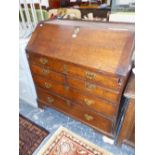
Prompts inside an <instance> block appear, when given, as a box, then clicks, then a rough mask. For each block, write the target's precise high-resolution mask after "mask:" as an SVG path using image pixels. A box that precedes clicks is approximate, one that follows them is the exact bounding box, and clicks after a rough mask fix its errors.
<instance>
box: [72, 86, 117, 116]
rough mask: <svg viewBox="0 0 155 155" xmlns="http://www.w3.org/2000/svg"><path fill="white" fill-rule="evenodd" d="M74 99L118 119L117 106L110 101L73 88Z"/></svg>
mask: <svg viewBox="0 0 155 155" xmlns="http://www.w3.org/2000/svg"><path fill="white" fill-rule="evenodd" d="M71 96H72V100H73V101H75V102H77V103H80V104H82V105H83V106H86V108H87V109H89V108H91V109H93V110H95V111H96V112H99V113H102V114H103V115H106V116H108V117H111V118H113V119H116V112H117V107H116V106H114V105H112V104H111V103H108V102H106V101H104V100H101V99H99V98H97V97H92V96H90V95H87V94H84V93H83V94H82V93H81V92H80V91H77V90H75V89H71Z"/></svg>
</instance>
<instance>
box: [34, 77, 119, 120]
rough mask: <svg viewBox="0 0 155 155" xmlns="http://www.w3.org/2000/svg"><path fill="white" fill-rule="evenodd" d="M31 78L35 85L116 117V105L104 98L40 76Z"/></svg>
mask: <svg viewBox="0 0 155 155" xmlns="http://www.w3.org/2000/svg"><path fill="white" fill-rule="evenodd" d="M33 78H34V82H35V83H36V85H37V86H39V87H41V88H43V89H46V90H47V91H52V92H53V93H55V94H58V95H61V96H63V97H66V98H68V99H70V100H73V101H74V102H77V103H80V104H82V105H85V106H87V107H88V108H92V109H93V110H95V111H97V112H100V113H102V114H104V115H106V116H109V117H111V118H115V117H116V116H115V115H116V112H117V106H116V105H113V104H111V103H108V102H106V101H105V100H102V99H100V98H97V97H95V96H90V95H88V94H85V93H81V92H79V91H78V90H76V89H73V88H70V87H66V85H63V84H60V83H56V82H53V81H49V80H45V79H44V78H42V77H40V76H33Z"/></svg>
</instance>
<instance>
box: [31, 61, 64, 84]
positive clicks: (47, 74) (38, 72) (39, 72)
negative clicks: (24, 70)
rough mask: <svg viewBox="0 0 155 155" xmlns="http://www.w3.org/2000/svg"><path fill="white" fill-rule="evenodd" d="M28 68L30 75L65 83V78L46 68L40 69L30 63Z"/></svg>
mask: <svg viewBox="0 0 155 155" xmlns="http://www.w3.org/2000/svg"><path fill="white" fill-rule="evenodd" d="M30 68H31V72H32V74H36V75H40V76H43V77H45V78H48V79H50V80H53V81H57V82H61V83H65V76H64V75H63V74H61V73H57V72H54V71H52V70H50V69H49V68H47V67H46V68H45V67H43V66H42V67H40V66H38V65H34V64H32V63H30Z"/></svg>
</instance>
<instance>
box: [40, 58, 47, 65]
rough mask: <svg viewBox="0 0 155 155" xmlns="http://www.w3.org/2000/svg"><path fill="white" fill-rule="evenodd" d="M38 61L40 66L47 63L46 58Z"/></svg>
mask: <svg viewBox="0 0 155 155" xmlns="http://www.w3.org/2000/svg"><path fill="white" fill-rule="evenodd" d="M39 61H40V62H41V64H43V65H45V64H47V63H48V59H46V58H40V59H39Z"/></svg>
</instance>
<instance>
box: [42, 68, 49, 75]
mask: <svg viewBox="0 0 155 155" xmlns="http://www.w3.org/2000/svg"><path fill="white" fill-rule="evenodd" d="M42 73H43V74H44V75H48V74H49V73H50V71H49V69H45V68H43V69H42Z"/></svg>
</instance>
